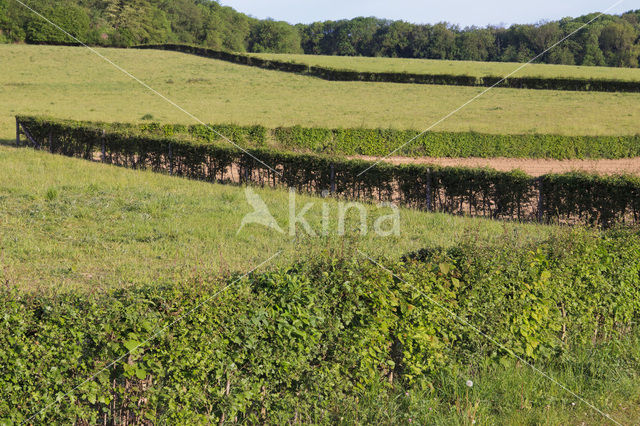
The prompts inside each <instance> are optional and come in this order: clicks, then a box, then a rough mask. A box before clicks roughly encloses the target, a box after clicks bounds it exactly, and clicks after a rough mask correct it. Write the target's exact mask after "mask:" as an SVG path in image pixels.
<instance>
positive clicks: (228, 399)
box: [0, 231, 640, 423]
mask: <svg viewBox="0 0 640 426" xmlns="http://www.w3.org/2000/svg"><path fill="white" fill-rule="evenodd" d="M512 247H513V246H512V245H511V244H505V245H504V246H500V247H488V248H485V249H481V248H478V247H477V246H475V245H462V246H460V247H458V248H456V249H452V250H449V251H447V252H443V251H439V250H435V251H434V250H431V251H425V252H422V253H420V254H416V255H413V256H410V257H409V258H407V259H405V260H404V261H402V262H390V263H389V262H387V267H389V268H390V269H391V270H393V271H394V273H395V274H396V276H397V277H400V279H396V278H394V277H393V276H392V275H391V274H390V273H389V272H387V271H386V270H384V269H382V268H380V267H378V266H375V265H373V264H371V263H369V262H361V261H360V259H359V258H358V257H357V256H358V255H356V254H355V253H353V256H352V255H351V254H350V253H349V254H347V255H346V256H344V257H335V256H334V255H331V254H329V255H328V256H326V257H324V258H320V259H316V260H314V261H304V262H301V263H299V264H297V265H293V266H291V267H288V268H282V269H278V270H276V271H272V272H266V273H261V274H259V275H253V276H252V277H250V278H245V279H237V278H236V277H228V278H225V279H220V280H216V281H214V282H211V283H206V284H188V285H181V286H179V285H172V286H162V285H149V286H144V287H130V288H127V289H122V290H117V291H113V292H109V293H97V294H85V295H74V294H59V295H57V296H47V295H41V294H26V293H22V292H17V291H14V290H11V289H8V288H6V287H3V288H2V290H0V307H1V308H2V312H3V315H2V317H0V322H1V323H2V327H0V342H1V343H2V344H0V367H1V371H4V372H7V374H3V375H0V401H2V402H0V419H11V420H13V421H25V420H27V419H28V418H29V416H31V415H35V418H34V419H33V420H32V421H39V420H41V419H45V418H46V419H47V421H48V422H61V423H66V422H78V421H80V420H84V421H86V422H89V423H97V422H98V421H104V419H105V418H106V419H108V420H109V422H114V423H119V422H121V421H122V420H123V419H124V418H127V419H128V420H129V421H132V422H142V421H145V420H146V421H152V422H154V423H182V422H189V423H210V422H223V421H224V419H235V418H236V417H237V419H238V421H241V422H252V423H255V422H278V423H281V422H283V421H287V420H291V419H293V418H296V419H297V421H302V422H310V421H312V419H314V418H316V417H317V416H322V415H323V413H325V414H324V415H325V416H326V412H327V410H330V409H331V408H332V406H331V404H336V402H337V401H341V400H343V401H346V400H352V399H354V398H356V397H357V396H358V395H359V394H362V393H366V392H370V391H371V390H376V391H377V392H378V393H379V394H383V393H385V392H388V391H389V390H390V389H391V387H392V386H398V385H400V386H404V387H406V388H407V389H408V390H412V391H418V392H419V391H420V390H421V389H422V390H425V389H426V390H428V389H436V388H438V387H439V385H441V381H442V380H443V379H444V380H448V379H446V378H448V377H455V376H456V375H457V374H460V372H462V371H466V370H467V369H468V368H469V366H470V367H471V369H473V368H474V367H475V368H478V367H481V366H488V365H491V366H494V367H497V366H498V365H500V364H505V365H510V362H511V354H510V352H509V350H512V351H513V352H514V353H515V354H516V355H518V356H519V357H521V358H523V359H526V360H529V361H531V362H534V361H535V362H536V365H537V366H538V367H539V368H544V366H545V365H548V364H550V363H553V362H555V361H556V360H557V359H558V358H559V357H563V358H565V359H567V358H571V357H572V356H573V355H572V353H575V352H576V351H577V350H578V349H581V348H584V349H593V348H595V347H597V346H598V345H606V344H607V343H609V342H611V343H612V345H611V349H610V351H611V354H610V356H612V357H614V356H616V354H617V355H618V356H620V355H621V354H620V353H619V352H616V346H615V342H616V341H618V340H620V339H621V338H623V337H624V336H626V335H628V334H629V333H631V332H632V331H633V330H634V329H635V324H636V323H637V320H638V318H639V316H640V304H639V303H638V300H640V299H639V298H638V297H639V296H640V294H638V292H639V289H640V274H639V273H640V269H639V265H638V264H637V262H632V261H630V260H632V259H637V257H638V255H640V239H639V238H638V236H637V235H634V234H631V233H629V232H621V231H617V232H613V233H610V234H608V235H605V236H602V237H594V236H592V235H589V234H583V233H579V232H577V233H572V234H570V235H567V236H564V237H562V238H560V239H558V240H551V241H548V242H546V243H542V244H539V245H537V246H536V247H521V248H520V249H519V250H515V251H514V250H513V249H512ZM460 318H464V319H465V320H466V321H468V322H469V323H471V324H473V325H474V326H475V327H477V328H476V329H475V330H474V329H473V328H470V327H468V326H466V325H465V324H464V323H463V322H462V321H461V320H460ZM483 334H486V335H488V336H491V338H493V339H495V341H497V342H499V343H500V344H501V345H503V346H504V347H506V348H509V350H507V351H506V350H504V349H503V348H500V347H498V346H496V345H495V344H493V343H492V342H490V341H488V340H487V339H486V337H485V336H484V335H483ZM53 347H55V350H51V349H52V348H53ZM570 350H571V351H570ZM112 360H116V362H115V363H113V364H111V361H112ZM94 374H95V376H94ZM87 377H91V378H90V379H89V380H87V381H86V382H84V379H86V378H87ZM67 392H69V395H66V393H67ZM540 403H541V404H542V405H546V404H547V403H548V402H547V401H546V400H545V401H541V402H540ZM49 405H50V406H49ZM44 407H46V408H47V409H46V410H44V411H39V410H42V409H43V408H44ZM277 420H279V421H277Z"/></svg>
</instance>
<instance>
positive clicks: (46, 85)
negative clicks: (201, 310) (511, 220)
mask: <svg viewBox="0 0 640 426" xmlns="http://www.w3.org/2000/svg"><path fill="white" fill-rule="evenodd" d="M98 51H99V52H101V53H102V54H104V55H105V56H107V57H108V58H110V59H112V60H113V61H114V62H116V63H118V64H119V65H120V66H122V67H123V68H125V69H127V70H128V71H130V72H131V73H133V74H134V75H136V76H138V77H139V78H141V79H142V80H143V81H145V82H146V83H148V84H149V85H150V86H151V87H153V88H155V89H157V90H158V91H160V92H161V93H163V94H164V95H166V96H168V97H169V98H170V99H172V100H173V101H175V102H176V103H177V104H179V105H180V106H182V107H183V108H185V109H186V110H188V111H189V112H191V113H192V114H194V115H195V116H197V117H199V118H200V119H201V120H203V121H205V122H207V123H235V124H241V125H253V124H261V125H264V126H267V127H278V126H295V125H300V126H307V127H324V128H339V127H348V128H356V127H364V128H381V127H382V128H397V129H425V128H426V127H427V126H429V125H431V124H432V123H434V122H435V121H436V120H438V119H440V118H442V117H443V116H444V115H446V114H447V113H449V112H450V111H452V110H454V109H455V108H457V107H459V106H460V105H462V104H463V103H464V102H466V101H468V100H469V99H471V98H472V97H474V96H475V95H477V94H479V93H481V92H482V90H484V89H482V88H479V87H459V86H456V87H453V86H431V85H411V84H389V83H358V82H329V81H323V80H319V79H315V78H310V77H303V76H297V75H293V74H287V73H281V72H277V71H266V70H260V69H256V68H252V67H246V66H240V65H234V64H229V63H226V62H220V61H215V60H211V59H207V58H200V57H196V56H192V55H185V54H181V53H175V52H162V51H144V50H143V51H141V50H135V49H132V50H123V49H98ZM0 61H1V62H2V66H3V72H2V73H1V74H0V138H2V139H5V140H9V139H12V138H14V137H15V123H14V119H13V117H14V116H15V115H16V114H31V115H34V114H44V115H51V116H54V117H57V118H71V119H77V120H93V121H108V122H127V121H128V122H141V121H145V120H143V119H146V120H151V121H154V120H155V121H160V122H164V123H184V124H193V120H192V119H190V118H189V117H188V116H187V115H184V114H182V113H181V112H180V111H178V110H176V109H175V108H174V107H173V106H171V105H170V104H168V103H167V102H166V101H164V100H162V99H161V98H159V97H157V96H156V95H154V94H153V93H151V92H149V91H148V90H147V89H145V88H144V87H142V86H140V85H139V84H138V83H136V82H135V81H133V80H131V79H130V78H129V77H127V76H126V75H124V74H123V73H121V72H120V71H118V70H117V69H115V68H113V67H111V66H110V65H109V64H107V63H106V62H104V61H103V60H102V59H100V58H99V57H97V56H96V55H95V54H93V53H91V52H90V51H88V50H87V49H83V48H79V47H78V48H76V47H56V46H25V45H1V46H0ZM638 99H640V94H636V93H589V92H567V91H562V92H561V91H557V92H555V91H546V90H522V89H517V90H516V89H494V90H492V91H491V92H489V93H488V94H487V95H485V96H483V97H482V98H479V99H478V100H477V101H475V102H474V103H472V104H470V105H469V106H468V107H466V108H465V109H463V110H461V111H460V112H459V113H458V114H456V115H455V116H453V117H451V118H450V119H448V120H447V121H445V122H443V123H442V124H441V125H439V126H437V128H435V129H434V130H446V131H471V130H473V131H478V132H486V133H493V134H506V133H554V134H561V135H629V134H631V135H635V134H637V133H638V127H637V122H638V109H637V108H636V106H637V102H638Z"/></svg>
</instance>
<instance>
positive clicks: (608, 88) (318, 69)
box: [135, 41, 640, 93]
mask: <svg viewBox="0 0 640 426" xmlns="http://www.w3.org/2000/svg"><path fill="white" fill-rule="evenodd" d="M269 43H271V42H269ZM277 43H280V42H279V41H278V42H276V41H274V42H273V46H274V47H264V48H263V47H260V48H253V49H252V51H254V52H286V51H287V50H286V49H281V48H280V47H278V46H279V44H277ZM269 46H271V44H269ZM135 47H136V48H138V49H163V50H171V51H177V52H183V53H190V54H195V55H199V56H204V57H207V58H212V59H220V60H223V61H229V62H233V63H235V64H241V65H250V66H254V67H258V68H265V69H275V70H278V71H284V72H292V73H297V74H302V75H309V76H313V77H319V78H322V79H325V80H329V81H370V82H384V83H409V84H438V85H449V86H481V87H491V86H494V85H496V84H497V83H498V82H500V84H499V87H508V88H513V89H541V90H572V91H593V92H632V93H635V92H640V82H639V81H624V80H612V79H585V78H570V77H564V78H560V77H557V78H551V77H509V78H507V79H505V80H504V81H501V80H502V79H503V78H502V77H499V76H484V77H474V76H468V75H460V74H411V73H406V72H367V71H353V70H340V69H334V68H328V67H322V66H317V65H314V66H310V65H306V64H303V63H292V62H287V61H280V60H273V59H262V58H259V57H256V56H250V55H247V54H233V53H228V52H224V51H217V50H212V49H206V48H200V47H196V46H189V45H180V44H146V45H139V46H135Z"/></svg>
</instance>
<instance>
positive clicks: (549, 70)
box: [249, 53, 640, 81]
mask: <svg viewBox="0 0 640 426" xmlns="http://www.w3.org/2000/svg"><path fill="white" fill-rule="evenodd" d="M249 55H251V56H256V57H259V58H265V59H269V60H280V61H290V62H296V63H301V64H307V65H315V66H323V67H328V68H336V69H345V70H353V71H369V72H407V73H412V74H452V75H471V76H476V77H487V76H499V77H503V76H505V75H507V74H509V73H511V72H513V71H515V70H516V69H518V68H519V67H521V66H522V65H523V64H522V63H515V62H478V61H446V60H437V59H406V58H368V57H358V56H356V57H351V56H324V55H291V54H278V53H250V54H249ZM513 76H514V77H546V78H592V79H605V80H624V81H639V80H640V69H637V68H612V67H583V66H574V65H549V64H531V65H527V66H526V67H524V68H523V69H522V70H520V71H518V73H517V74H514V75H513Z"/></svg>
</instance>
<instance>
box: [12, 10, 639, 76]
mask: <svg viewBox="0 0 640 426" xmlns="http://www.w3.org/2000/svg"><path fill="white" fill-rule="evenodd" d="M50 3H51V2H47V1H45V0H32V1H31V2H30V6H31V7H33V8H34V9H36V10H38V11H40V12H42V13H44V14H45V15H46V16H48V17H49V18H53V20H54V21H56V22H58V23H59V24H63V25H62V26H63V27H65V28H66V29H67V30H68V31H70V32H75V31H77V30H78V28H76V25H78V23H80V24H81V25H82V29H83V30H84V29H86V28H85V22H86V20H87V19H88V18H87V17H90V25H89V27H90V28H91V31H90V32H89V33H88V34H86V35H85V34H84V33H83V32H79V33H78V34H81V39H82V41H83V42H88V43H91V44H98V45H106V46H130V45H133V44H139V43H167V42H177V43H190V44H197V45H200V46H208V47H212V48H215V49H225V50H232V51H236V52H244V51H246V50H247V49H248V50H250V51H253V52H286V53H296V52H302V51H304V53H307V54H316V55H317V54H322V55H343V56H371V57H379V56H388V57H402V58H428V59H452V60H475V61H520V62H524V61H528V60H530V59H531V58H532V57H534V56H535V55H536V54H538V53H540V52H542V51H544V50H545V49H546V48H547V47H549V46H551V45H553V44H554V43H556V42H557V41H559V40H561V39H562V38H564V37H566V36H568V35H570V34H572V32H574V31H576V30H577V29H578V28H579V27H580V25H582V24H584V23H587V22H588V21H589V20H591V19H593V18H594V17H595V15H593V14H592V15H585V16H581V17H578V18H575V19H568V18H565V19H562V20H560V21H555V22H546V23H540V24H535V25H512V26H511V27H509V28H502V27H486V28H476V27H470V28H460V27H458V26H456V25H452V24H448V23H446V22H441V23H437V24H435V25H423V24H413V23H409V22H404V21H390V20H387V19H379V18H374V17H368V18H364V17H357V18H354V19H350V20H347V19H344V20H340V21H325V22H314V23H311V24H309V25H305V24H298V25H295V26H294V25H290V24H288V23H286V22H274V21H271V20H258V19H255V18H250V17H249V16H247V15H245V14H243V13H240V12H237V11H235V10H234V9H232V8H230V7H224V6H222V5H220V4H219V3H218V2H216V1H204V0H172V1H163V0H126V1H125V0H65V5H64V8H65V9H66V10H70V9H69V8H70V7H71V8H72V9H71V10H72V11H73V12H72V14H71V15H69V16H68V17H67V16H64V14H61V12H59V11H56V9H58V8H59V7H60V6H56V7H53V8H52V7H51V5H50ZM3 6H4V8H5V9H6V12H5V11H3ZM79 11H81V12H82V14H80V13H79ZM3 15H4V16H3ZM638 15H639V14H638V11H629V12H627V13H624V14H622V15H603V16H601V17H598V19H597V20H596V21H595V22H593V23H591V24H590V25H589V28H588V29H585V30H583V31H580V32H579V33H577V34H573V35H572V37H571V39H570V40H567V41H566V42H564V43H563V44H562V45H560V46H557V47H555V48H554V49H552V50H551V51H550V52H548V53H546V54H545V55H543V56H542V57H541V58H540V60H541V61H542V62H545V63H552V64H560V63H561V64H570V65H573V64H580V65H608V66H624V67H637V66H638V57H639V56H640V50H639V49H640V44H639V43H638V36H639V35H640V20H639V19H638ZM56 31H57V30H55V29H54V28H53V27H51V28H47V27H46V26H45V25H42V22H41V21H40V19H39V18H37V17H36V16H34V15H33V14H32V13H31V12H29V11H28V10H27V9H26V8H24V7H23V6H21V5H20V4H19V3H18V2H7V1H6V0H3V1H2V2H0V35H3V36H4V37H6V38H7V39H8V40H10V41H25V40H26V41H29V42H38V43H42V42H49V43H68V42H69V41H68V40H66V39H65V38H64V37H63V36H61V35H60V34H56V33H55V32H56ZM447 84H448V83H447ZM529 84H533V83H529Z"/></svg>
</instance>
